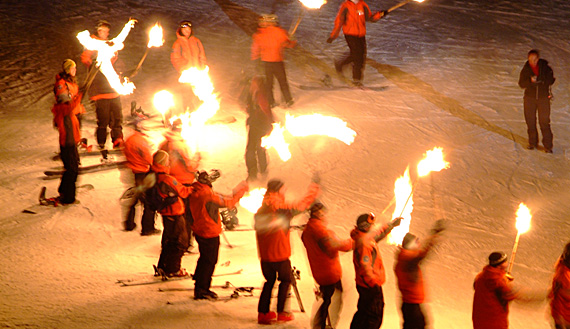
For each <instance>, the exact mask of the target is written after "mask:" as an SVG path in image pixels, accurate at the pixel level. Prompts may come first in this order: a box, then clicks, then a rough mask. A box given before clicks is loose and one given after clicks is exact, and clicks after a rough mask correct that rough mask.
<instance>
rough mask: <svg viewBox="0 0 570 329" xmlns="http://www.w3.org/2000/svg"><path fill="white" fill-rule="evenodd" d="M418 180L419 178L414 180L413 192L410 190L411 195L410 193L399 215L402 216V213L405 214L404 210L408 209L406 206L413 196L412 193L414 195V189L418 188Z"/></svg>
mask: <svg viewBox="0 0 570 329" xmlns="http://www.w3.org/2000/svg"><path fill="white" fill-rule="evenodd" d="M418 181H419V179H417V178H416V181H415V182H414V185H413V186H412V192H410V195H408V198H407V199H406V203H404V206H403V207H402V211H400V216H398V217H402V215H403V214H404V210H406V206H407V205H408V202H409V201H410V199H411V198H412V195H414V191H415V190H416V187H417V186H418Z"/></svg>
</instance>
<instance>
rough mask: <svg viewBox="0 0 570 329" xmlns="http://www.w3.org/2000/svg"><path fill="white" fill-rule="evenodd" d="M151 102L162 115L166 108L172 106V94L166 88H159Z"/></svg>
mask: <svg viewBox="0 0 570 329" xmlns="http://www.w3.org/2000/svg"><path fill="white" fill-rule="evenodd" d="M152 103H153V104H154V107H156V109H157V110H158V112H160V113H161V114H162V115H164V114H166V112H167V111H168V109H170V108H172V107H174V96H172V94H171V93H170V92H169V91H168V90H161V91H159V92H157V93H156V94H154V98H153V102H152Z"/></svg>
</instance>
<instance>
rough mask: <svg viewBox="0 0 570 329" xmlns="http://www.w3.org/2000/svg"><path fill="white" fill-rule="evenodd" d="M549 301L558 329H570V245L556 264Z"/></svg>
mask: <svg viewBox="0 0 570 329" xmlns="http://www.w3.org/2000/svg"><path fill="white" fill-rule="evenodd" d="M548 299H550V309H551V314H552V318H553V319H554V325H555V326H556V329H570V243H568V244H566V247H564V251H563V252H562V255H560V257H559V258H558V261H557V262H556V266H555V271H554V277H553V278H552V288H551V290H550V293H549V294H548Z"/></svg>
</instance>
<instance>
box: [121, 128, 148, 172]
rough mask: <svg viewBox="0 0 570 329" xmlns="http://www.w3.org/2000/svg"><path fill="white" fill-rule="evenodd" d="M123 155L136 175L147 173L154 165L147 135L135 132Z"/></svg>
mask: <svg viewBox="0 0 570 329" xmlns="http://www.w3.org/2000/svg"><path fill="white" fill-rule="evenodd" d="M123 153H124V154H125V157H126V158H127V166H128V167H129V168H131V170H132V171H133V172H134V173H135V174H139V173H147V172H148V171H149V170H150V166H151V165H152V153H151V147H150V144H149V142H148V140H147V137H146V135H145V134H143V133H142V132H140V131H135V132H134V133H133V134H132V135H131V136H129V138H127V140H125V146H124V148H123Z"/></svg>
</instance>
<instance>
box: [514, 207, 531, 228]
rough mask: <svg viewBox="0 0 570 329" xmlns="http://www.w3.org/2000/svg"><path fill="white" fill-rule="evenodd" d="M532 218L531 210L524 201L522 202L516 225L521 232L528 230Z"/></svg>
mask: <svg viewBox="0 0 570 329" xmlns="http://www.w3.org/2000/svg"><path fill="white" fill-rule="evenodd" d="M531 218H532V215H531V214H530V210H529V209H528V207H527V206H526V205H525V204H524V203H521V204H520V205H519V209H518V210H517V223H516V225H515V226H516V228H517V230H518V233H519V234H523V233H526V232H528V230H529V229H530V220H531Z"/></svg>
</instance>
